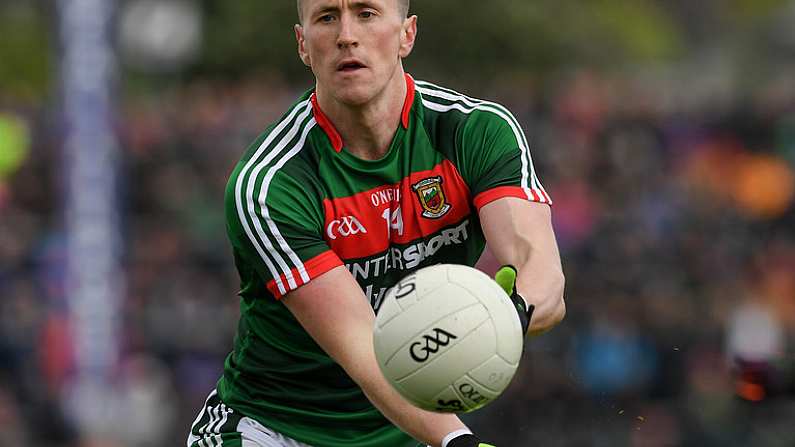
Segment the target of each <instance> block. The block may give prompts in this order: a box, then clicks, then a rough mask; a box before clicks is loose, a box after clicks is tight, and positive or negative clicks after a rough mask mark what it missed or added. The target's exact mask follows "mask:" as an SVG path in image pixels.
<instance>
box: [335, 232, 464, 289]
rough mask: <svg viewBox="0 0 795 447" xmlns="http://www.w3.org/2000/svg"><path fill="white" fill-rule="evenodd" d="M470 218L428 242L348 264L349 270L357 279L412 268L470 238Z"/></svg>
mask: <svg viewBox="0 0 795 447" xmlns="http://www.w3.org/2000/svg"><path fill="white" fill-rule="evenodd" d="M467 226H469V220H465V221H464V222H462V223H461V225H459V226H457V227H452V228H447V229H444V230H442V231H440V232H439V234H438V235H436V236H434V237H432V238H431V239H430V240H428V241H427V242H425V241H419V242H417V243H416V244H412V245H409V246H408V247H406V248H403V249H400V248H390V249H388V250H387V251H386V252H385V253H383V254H380V255H378V256H376V257H373V258H370V259H366V260H363V261H361V262H352V263H349V264H346V267H347V268H348V271H350V272H351V274H352V275H353V278H354V279H355V280H357V281H359V280H364V279H369V278H377V277H379V276H381V275H384V274H386V273H387V272H388V271H390V270H392V269H399V270H410V269H413V268H414V267H417V266H418V265H420V263H421V262H422V261H424V260H426V259H428V258H429V257H431V256H433V255H434V254H436V252H437V251H439V250H440V249H441V248H442V247H446V246H448V245H459V244H463V243H465V242H466V241H467V239H469V232H468V231H467Z"/></svg>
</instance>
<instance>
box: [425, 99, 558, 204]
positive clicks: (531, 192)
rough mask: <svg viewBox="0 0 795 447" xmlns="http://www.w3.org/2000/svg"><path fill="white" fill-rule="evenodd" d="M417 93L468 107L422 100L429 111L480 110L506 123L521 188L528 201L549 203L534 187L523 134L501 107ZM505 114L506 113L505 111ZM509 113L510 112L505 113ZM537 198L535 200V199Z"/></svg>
mask: <svg viewBox="0 0 795 447" xmlns="http://www.w3.org/2000/svg"><path fill="white" fill-rule="evenodd" d="M417 90H418V91H420V93H422V94H423V95H424V96H425V95H427V96H429V97H437V98H441V99H446V100H450V101H461V102H463V103H464V104H466V105H468V106H469V107H464V106H463V105H461V104H459V103H453V104H450V105H443V104H438V103H435V102H431V101H430V100H426V99H423V105H425V106H426V107H428V108H429V109H431V110H435V111H438V112H446V111H449V110H458V111H460V112H463V113H466V114H469V113H472V112H473V111H475V110H482V111H488V112H491V113H494V114H495V115H497V116H499V117H500V118H502V119H503V120H505V122H506V123H508V125H509V126H510V128H511V130H512V131H513V134H514V138H515V139H516V143H517V145H518V146H519V151H520V158H521V160H522V179H521V186H522V189H523V190H524V192H525V195H526V196H527V199H528V200H538V201H540V202H541V203H548V202H550V200H549V196H548V195H546V193H545V192H542V191H543V190H542V189H540V188H538V187H537V186H536V185H540V183H539V182H538V179H537V177H536V175H535V170H534V169H533V166H532V160H531V157H530V150H529V148H528V147H527V143H526V140H525V139H524V134H523V132H522V130H521V128H520V127H518V125H517V124H516V123H515V122H514V121H513V120H512V119H511V117H509V116H508V115H506V113H504V112H503V110H505V109H504V108H503V107H502V106H499V105H498V104H494V103H489V102H486V101H479V103H475V102H474V101H473V100H469V99H467V98H466V97H463V96H460V95H453V94H449V93H445V92H440V91H436V90H429V89H426V88H418V89H417ZM506 112H507V111H506ZM507 113H510V112H507ZM528 167H529V168H530V173H529V175H528ZM536 197H537V199H536Z"/></svg>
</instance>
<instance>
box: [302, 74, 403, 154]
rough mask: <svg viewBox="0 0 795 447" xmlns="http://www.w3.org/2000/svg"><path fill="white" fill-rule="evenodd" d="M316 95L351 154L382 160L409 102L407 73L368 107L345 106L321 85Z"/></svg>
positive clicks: (395, 78)
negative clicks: (407, 98)
mask: <svg viewBox="0 0 795 447" xmlns="http://www.w3.org/2000/svg"><path fill="white" fill-rule="evenodd" d="M316 94H317V100H318V104H319V105H320V108H321V109H322V110H323V112H324V113H325V114H326V116H327V117H328V118H329V119H330V120H331V122H332V123H334V127H336V129H337V131H338V132H339V134H340V136H341V137H342V141H343V142H344V144H345V147H346V149H347V150H348V152H350V153H351V154H353V155H355V156H357V157H359V158H363V159H365V160H378V159H380V158H382V157H384V156H385V155H386V153H387V152H388V151H389V146H390V145H391V143H392V139H393V138H394V137H395V132H396V131H397V127H398V126H399V125H400V118H401V111H402V108H403V102H404V101H405V99H406V80H405V77H404V72H403V70H397V72H396V73H395V75H394V76H392V79H390V80H389V82H388V83H387V85H386V87H385V88H384V89H383V91H381V92H380V93H378V94H377V95H376V97H375V98H373V99H372V100H370V101H368V102H367V103H365V104H361V105H350V104H345V103H342V102H340V101H338V100H336V99H335V98H334V97H332V96H331V95H328V94H327V93H326V92H325V91H324V90H323V89H322V88H321V86H319V85H318V88H317V90H316Z"/></svg>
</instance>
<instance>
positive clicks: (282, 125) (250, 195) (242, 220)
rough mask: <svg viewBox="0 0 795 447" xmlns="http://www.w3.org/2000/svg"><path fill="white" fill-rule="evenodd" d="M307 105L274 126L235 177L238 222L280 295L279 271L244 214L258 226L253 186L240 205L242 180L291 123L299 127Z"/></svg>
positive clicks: (295, 110)
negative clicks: (274, 282)
mask: <svg viewBox="0 0 795 447" xmlns="http://www.w3.org/2000/svg"><path fill="white" fill-rule="evenodd" d="M309 104H310V102H309V101H308V100H307V101H304V102H303V103H300V104H299V105H297V106H296V107H295V108H293V110H292V112H290V114H289V115H288V116H287V117H286V118H285V119H284V120H282V121H281V122H280V123H279V124H278V125H277V126H276V128H274V129H273V130H272V131H271V133H270V134H269V135H268V137H267V138H266V139H265V141H263V142H262V144H260V146H259V148H258V149H257V151H256V152H255V153H254V155H253V156H252V157H251V158H250V159H249V160H248V162H247V163H246V165H245V166H244V167H243V169H242V170H241V171H240V173H239V174H238V177H237V181H236V182H235V205H236V208H237V212H238V218H239V220H240V224H241V226H242V227H243V230H244V231H245V232H246V235H247V236H248V238H249V240H250V241H251V243H252V244H253V245H254V248H255V249H256V251H257V253H259V255H260V257H261V258H262V260H263V261H264V262H265V265H266V266H267V268H268V271H269V272H270V274H271V276H272V277H273V278H274V280H275V281H276V285H277V287H278V289H279V292H280V293H282V294H284V293H287V290H286V289H285V287H284V284H283V283H282V281H281V275H280V274H279V271H278V270H277V269H276V267H275V266H274V265H273V262H271V260H270V257H269V256H268V255H267V253H266V252H265V250H264V249H263V248H262V246H261V245H260V243H259V241H258V240H257V237H256V236H255V235H254V233H253V232H252V231H251V228H250V227H249V225H248V219H247V217H246V213H247V212H248V214H250V215H251V216H252V221H253V222H254V223H255V226H259V225H258V223H257V219H256V216H255V215H254V203H253V193H252V192H250V191H249V189H253V185H251V187H250V188H246V196H245V197H246V203H247V205H248V206H247V207H245V208H244V207H243V203H242V199H243V179H244V178H245V177H246V173H247V172H248V171H249V170H250V169H251V167H252V166H253V165H254V164H255V163H256V162H257V159H259V157H260V156H262V153H263V152H265V151H266V150H267V149H268V148H270V147H271V144H272V143H273V141H274V140H275V139H276V137H277V136H278V135H279V134H280V133H281V132H282V131H283V130H284V129H285V128H286V127H287V126H288V125H290V124H291V123H292V124H293V129H295V128H296V126H299V125H300V123H301V121H303V119H304V118H303V117H305V116H306V114H307V113H308V111H309V110H310V107H309ZM299 112H303V113H304V114H303V115H302V116H303V117H302V118H298V119H297V120H294V119H295V116H296V115H297V114H298V113H299ZM293 129H291V131H290V132H293ZM296 132H297V130H296ZM274 156H275V153H274V151H271V152H270V153H268V157H266V160H263V162H267V161H268V158H271V159H272V158H273V157H274ZM252 178H253V179H255V180H256V176H253V177H252ZM257 232H258V234H259V235H260V237H265V235H264V234H263V232H262V231H261V228H258V229H257ZM265 238H266V239H267V237H265ZM273 255H274V256H275V257H278V256H279V255H278V253H273ZM282 263H283V261H282Z"/></svg>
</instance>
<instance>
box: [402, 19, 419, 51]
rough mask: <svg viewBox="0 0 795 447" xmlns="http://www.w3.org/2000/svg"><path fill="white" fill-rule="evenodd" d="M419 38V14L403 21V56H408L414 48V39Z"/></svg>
mask: <svg viewBox="0 0 795 447" xmlns="http://www.w3.org/2000/svg"><path fill="white" fill-rule="evenodd" d="M416 39H417V16H411V17H409V18H407V19H406V20H404V21H403V28H402V29H401V30H400V51H399V52H398V54H399V55H400V57H401V58H406V57H408V55H409V54H411V50H413V49H414V41H415V40H416Z"/></svg>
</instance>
